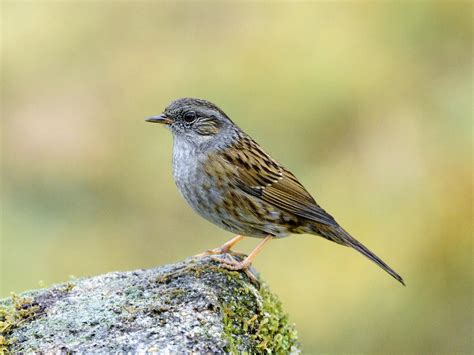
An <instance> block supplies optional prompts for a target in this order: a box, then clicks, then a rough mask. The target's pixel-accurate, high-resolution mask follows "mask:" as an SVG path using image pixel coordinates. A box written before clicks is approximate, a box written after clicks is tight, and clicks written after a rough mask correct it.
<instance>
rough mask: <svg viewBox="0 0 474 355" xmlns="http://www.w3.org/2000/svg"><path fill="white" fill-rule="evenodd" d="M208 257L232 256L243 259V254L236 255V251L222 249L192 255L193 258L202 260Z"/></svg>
mask: <svg viewBox="0 0 474 355" xmlns="http://www.w3.org/2000/svg"><path fill="white" fill-rule="evenodd" d="M209 255H232V256H238V257H245V254H242V253H237V252H236V251H233V250H230V249H227V250H226V249H224V248H215V249H210V250H206V251H205V252H203V253H199V254H196V255H194V257H195V258H204V257H206V256H209Z"/></svg>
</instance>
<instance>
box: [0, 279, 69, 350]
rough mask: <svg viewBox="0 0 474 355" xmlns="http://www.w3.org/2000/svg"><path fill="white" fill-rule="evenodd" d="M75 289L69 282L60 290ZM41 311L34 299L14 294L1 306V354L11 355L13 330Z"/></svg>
mask: <svg viewBox="0 0 474 355" xmlns="http://www.w3.org/2000/svg"><path fill="white" fill-rule="evenodd" d="M74 287H75V284H74V283H72V282H67V283H65V284H62V285H60V287H59V289H58V290H59V291H61V292H64V293H68V292H70V291H71V290H72V289H73V288H74ZM40 310H41V309H40V306H39V304H38V303H37V302H36V301H35V300H34V299H33V298H32V297H23V296H18V295H16V294H14V293H12V295H11V299H10V300H8V301H6V302H5V303H4V305H0V354H5V353H9V351H8V349H9V347H10V346H11V345H13V344H14V343H15V338H12V337H11V333H12V331H13V329H15V328H18V327H20V326H21V325H22V324H24V323H25V322H27V321H32V320H34V319H36V318H37V317H38V316H39V314H40Z"/></svg>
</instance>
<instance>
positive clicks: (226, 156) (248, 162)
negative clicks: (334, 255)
mask: <svg viewBox="0 0 474 355" xmlns="http://www.w3.org/2000/svg"><path fill="white" fill-rule="evenodd" d="M219 155H221V157H222V158H223V160H224V161H225V163H224V164H230V165H232V166H233V167H234V168H231V167H230V166H229V168H228V169H225V170H226V171H228V172H229V175H230V176H229V178H230V179H233V180H234V181H235V184H236V185H237V186H238V187H239V188H240V189H242V190H243V191H245V192H247V193H248V194H251V195H252V196H255V197H258V198H260V199H262V200H263V201H265V202H267V203H269V204H271V205H273V206H275V207H277V208H279V209H281V210H283V211H286V212H289V213H292V214H294V215H297V216H299V217H303V218H307V219H309V220H312V221H314V222H318V223H322V224H325V225H329V226H337V225H338V224H337V222H336V221H335V220H334V218H333V217H332V216H331V215H329V214H328V213H327V212H326V211H324V210H323V209H322V208H321V207H319V205H318V204H317V203H316V201H314V199H313V197H312V196H311V195H310V194H309V193H308V191H306V189H305V188H304V186H303V185H301V184H300V182H299V181H298V179H297V178H296V177H295V176H294V175H293V174H292V173H291V172H290V171H288V170H286V169H285V168H283V167H282V166H281V165H280V164H278V163H277V162H276V161H275V160H274V159H273V158H271V157H270V156H269V155H268V154H267V153H265V152H264V151H263V150H262V148H261V147H260V146H259V145H258V144H257V143H256V142H255V141H253V140H252V139H251V138H250V137H248V136H245V137H242V139H240V140H238V141H237V142H236V143H235V145H234V146H232V147H231V148H230V149H229V148H228V149H227V150H226V151H225V152H223V153H219Z"/></svg>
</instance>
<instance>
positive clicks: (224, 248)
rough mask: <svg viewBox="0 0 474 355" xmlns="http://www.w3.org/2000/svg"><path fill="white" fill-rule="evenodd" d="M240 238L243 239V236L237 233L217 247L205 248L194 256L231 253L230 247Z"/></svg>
mask: <svg viewBox="0 0 474 355" xmlns="http://www.w3.org/2000/svg"><path fill="white" fill-rule="evenodd" d="M242 239H244V236H242V235H237V236H235V237H234V238H232V239H231V240H229V241H227V242H226V243H224V244H222V245H221V246H220V247H219V248H216V249H212V250H207V251H205V252H204V253H201V254H197V255H195V256H197V257H202V256H207V255H216V254H227V253H230V254H232V250H231V249H232V247H233V246H234V245H235V244H237V243H238V242H240V241H241V240H242Z"/></svg>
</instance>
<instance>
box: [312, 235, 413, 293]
mask: <svg viewBox="0 0 474 355" xmlns="http://www.w3.org/2000/svg"><path fill="white" fill-rule="evenodd" d="M321 229H322V228H318V234H320V235H322V236H323V237H324V238H326V239H329V240H332V241H333V242H336V243H338V244H342V245H345V246H348V247H352V248H354V249H355V250H357V251H358V252H359V253H361V254H362V255H365V256H366V257H367V258H369V259H370V260H372V261H373V262H374V263H376V264H377V265H378V266H380V267H381V268H382V269H384V270H385V271H386V272H387V273H388V274H390V276H392V277H393V278H394V279H395V280H397V281H398V282H400V283H401V284H402V285H403V286H405V282H404V281H403V278H402V277H401V276H400V275H399V274H397V273H396V272H395V270H393V269H392V268H391V267H390V266H388V265H387V264H386V263H385V262H384V261H383V260H382V259H380V258H379V257H378V256H377V255H375V254H374V253H372V252H371V251H370V250H369V249H367V247H365V246H364V245H363V244H362V243H361V242H359V241H358V240H357V239H355V238H353V237H352V236H351V235H350V234H349V233H347V232H346V231H345V230H344V229H343V228H342V227H340V226H337V227H331V228H330V229H329V228H328V229H326V228H324V229H323V230H321Z"/></svg>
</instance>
